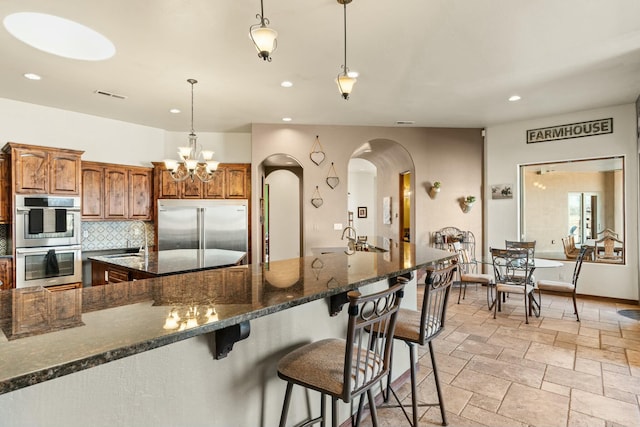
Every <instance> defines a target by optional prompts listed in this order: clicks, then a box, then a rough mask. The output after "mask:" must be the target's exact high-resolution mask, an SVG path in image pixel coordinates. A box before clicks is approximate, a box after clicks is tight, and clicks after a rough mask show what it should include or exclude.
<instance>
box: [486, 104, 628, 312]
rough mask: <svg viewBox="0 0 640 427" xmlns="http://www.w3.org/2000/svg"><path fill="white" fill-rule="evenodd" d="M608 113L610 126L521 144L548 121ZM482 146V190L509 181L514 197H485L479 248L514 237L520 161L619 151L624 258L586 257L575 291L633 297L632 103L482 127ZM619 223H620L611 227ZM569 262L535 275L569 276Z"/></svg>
mask: <svg viewBox="0 0 640 427" xmlns="http://www.w3.org/2000/svg"><path fill="white" fill-rule="evenodd" d="M608 117H611V118H613V129H614V132H613V133H611V134H606V135H598V136H591V137H584V138H574V139H566V140H560V141H552V142H543V143H537V144H527V143H526V140H525V137H526V134H525V132H526V131H527V130H528V129H537V128H543V127H548V126H556V125H563V124H567V123H578V122H583V121H589V120H596V119H603V118H608ZM486 135H487V136H486V150H485V158H486V161H485V167H484V171H485V177H486V178H485V182H486V184H487V186H486V187H487V188H486V189H485V196H486V197H491V195H490V191H491V190H490V186H491V185H495V184H504V183H511V184H513V185H514V187H513V188H514V197H513V199H508V200H488V201H486V202H485V205H484V208H485V215H484V218H485V248H487V247H489V246H495V247H499V246H501V245H504V241H505V239H507V240H511V239H513V238H514V237H518V236H519V233H520V232H521V230H520V229H519V225H518V218H519V212H520V206H519V200H520V191H519V187H518V184H519V182H518V179H519V178H518V169H519V165H522V164H533V163H546V162H558V161H563V160H575V159H587V158H595V157H608V156H620V155H622V156H625V160H624V165H625V170H624V173H625V177H624V185H625V198H624V201H622V202H621V203H618V201H616V205H617V206H624V212H617V213H616V215H617V216H618V218H621V216H622V215H624V217H625V218H626V227H625V235H624V240H625V242H627V244H626V260H627V262H626V264H625V265H612V264H596V263H587V264H585V265H584V266H583V268H582V273H581V276H580V281H579V286H578V292H579V293H583V294H587V295H598V296H605V297H612V298H624V299H629V300H635V301H637V300H638V143H637V125H636V111H635V105H634V104H626V105H618V106H613V107H607V108H599V109H595V110H588V111H579V112H574V113H569V114H564V115H559V116H554V117H542V118H538V119H533V120H526V121H521V122H513V123H506V124H501V125H494V126H489V127H487V130H486ZM617 228H621V227H617ZM572 271H573V263H570V262H567V263H565V265H564V267H563V268H554V269H546V270H541V269H539V270H536V278H545V279H550V280H571V274H572Z"/></svg>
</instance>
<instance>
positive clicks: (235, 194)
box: [227, 165, 250, 199]
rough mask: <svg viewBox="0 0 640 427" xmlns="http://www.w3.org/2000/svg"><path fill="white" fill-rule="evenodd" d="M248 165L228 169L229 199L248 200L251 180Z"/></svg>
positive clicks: (233, 166)
mask: <svg viewBox="0 0 640 427" xmlns="http://www.w3.org/2000/svg"><path fill="white" fill-rule="evenodd" d="M249 174H250V172H249V167H248V165H231V166H228V167H227V199H248V198H249V191H248V188H249V186H248V182H249V179H250V176H249Z"/></svg>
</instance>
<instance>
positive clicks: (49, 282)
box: [13, 195, 82, 288]
mask: <svg viewBox="0 0 640 427" xmlns="http://www.w3.org/2000/svg"><path fill="white" fill-rule="evenodd" d="M15 210H16V211H15V213H16V215H15V224H14V227H15V228H14V233H13V236H14V242H13V245H14V246H15V248H16V287H17V288H23V287H27V286H54V285H66V284H71V283H78V282H82V251H81V243H82V234H81V230H80V229H81V225H82V220H81V216H80V197H64V196H46V195H16V200H15Z"/></svg>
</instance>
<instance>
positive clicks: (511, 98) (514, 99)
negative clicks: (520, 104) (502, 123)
mask: <svg viewBox="0 0 640 427" xmlns="http://www.w3.org/2000/svg"><path fill="white" fill-rule="evenodd" d="M520 99H521V98H520V95H511V96H510V97H509V101H511V102H513V101H520Z"/></svg>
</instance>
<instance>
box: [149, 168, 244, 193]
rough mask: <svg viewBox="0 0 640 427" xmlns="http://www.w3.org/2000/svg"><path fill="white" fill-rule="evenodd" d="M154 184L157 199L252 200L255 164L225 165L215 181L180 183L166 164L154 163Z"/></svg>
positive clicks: (215, 176)
mask: <svg viewBox="0 0 640 427" xmlns="http://www.w3.org/2000/svg"><path fill="white" fill-rule="evenodd" d="M153 165H154V184H155V189H156V190H155V191H156V193H155V195H154V200H157V199H250V198H251V164H249V163H221V164H220V165H218V170H216V172H215V173H214V177H213V179H212V180H211V181H208V182H204V183H203V182H201V181H200V180H199V179H197V178H196V179H194V180H193V181H191V179H190V178H187V179H185V180H184V181H181V182H176V181H174V180H173V178H171V174H170V173H169V171H167V170H166V169H165V166H164V163H162V162H154V163H153Z"/></svg>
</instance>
